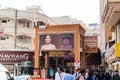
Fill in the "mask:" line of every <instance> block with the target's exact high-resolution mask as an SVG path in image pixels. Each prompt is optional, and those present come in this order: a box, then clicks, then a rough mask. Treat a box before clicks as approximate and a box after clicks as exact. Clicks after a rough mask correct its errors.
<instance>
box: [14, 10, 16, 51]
mask: <svg viewBox="0 0 120 80" xmlns="http://www.w3.org/2000/svg"><path fill="white" fill-rule="evenodd" d="M14 36H15V38H14V39H15V40H14V42H15V44H14V49H16V36H17V10H15V33H14Z"/></svg>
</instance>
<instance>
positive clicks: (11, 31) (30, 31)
mask: <svg viewBox="0 0 120 80" xmlns="http://www.w3.org/2000/svg"><path fill="white" fill-rule="evenodd" d="M3 30H4V32H3V34H10V35H14V34H15V28H14V27H3ZM16 33H17V35H23V34H25V35H30V36H33V35H34V29H33V28H27V27H21V28H20V27H17V31H16Z"/></svg>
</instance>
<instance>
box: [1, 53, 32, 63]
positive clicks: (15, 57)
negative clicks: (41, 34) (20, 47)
mask: <svg viewBox="0 0 120 80" xmlns="http://www.w3.org/2000/svg"><path fill="white" fill-rule="evenodd" d="M33 55H34V52H28V51H0V63H20V62H24V61H32V60H33Z"/></svg>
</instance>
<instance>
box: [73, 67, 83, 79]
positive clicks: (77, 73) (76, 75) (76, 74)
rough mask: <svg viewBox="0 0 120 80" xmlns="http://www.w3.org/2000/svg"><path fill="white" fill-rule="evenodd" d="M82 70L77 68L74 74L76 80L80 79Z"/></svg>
mask: <svg viewBox="0 0 120 80" xmlns="http://www.w3.org/2000/svg"><path fill="white" fill-rule="evenodd" d="M80 70H81V69H80V68H78V69H75V72H74V74H73V78H74V80H79V76H80Z"/></svg>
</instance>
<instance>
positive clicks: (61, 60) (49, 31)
mask: <svg viewBox="0 0 120 80" xmlns="http://www.w3.org/2000/svg"><path fill="white" fill-rule="evenodd" d="M35 32H36V34H35V60H34V68H35V70H36V72H37V70H38V71H40V70H45V72H46V74H45V75H46V77H50V76H49V72H48V71H49V69H50V68H51V67H52V68H53V69H54V70H56V68H57V67H62V68H64V69H65V68H68V69H69V70H70V72H71V73H72V72H73V71H74V68H75V67H78V68H79V67H81V66H82V63H80V49H83V47H80V46H81V45H80V44H82V43H80V42H81V38H80V36H84V33H85V30H84V28H82V26H81V25H80V24H68V25H47V26H46V28H45V29H44V30H43V29H40V28H39V27H36V28H35ZM82 46H83V45H82ZM76 62H77V63H78V64H79V65H74V64H75V63H76ZM47 73H48V74H47ZM40 74H41V73H40ZM40 74H38V75H40Z"/></svg>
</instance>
